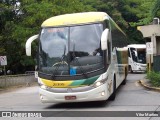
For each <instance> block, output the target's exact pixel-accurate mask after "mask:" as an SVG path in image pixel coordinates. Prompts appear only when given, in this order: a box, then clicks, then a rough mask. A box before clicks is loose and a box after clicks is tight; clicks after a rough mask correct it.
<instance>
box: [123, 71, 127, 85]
mask: <svg viewBox="0 0 160 120" xmlns="http://www.w3.org/2000/svg"><path fill="white" fill-rule="evenodd" d="M126 77H127V69H126V68H125V77H124V80H123V82H122V85H125V84H126Z"/></svg>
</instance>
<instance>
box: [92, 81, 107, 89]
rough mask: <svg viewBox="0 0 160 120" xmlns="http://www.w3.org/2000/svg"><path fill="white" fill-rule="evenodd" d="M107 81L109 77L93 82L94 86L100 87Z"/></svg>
mask: <svg viewBox="0 0 160 120" xmlns="http://www.w3.org/2000/svg"><path fill="white" fill-rule="evenodd" d="M106 81H107V79H103V80H100V81H97V82H95V83H94V84H93V87H95V88H96V87H99V86H101V85H103V84H104V83H105V82H106Z"/></svg>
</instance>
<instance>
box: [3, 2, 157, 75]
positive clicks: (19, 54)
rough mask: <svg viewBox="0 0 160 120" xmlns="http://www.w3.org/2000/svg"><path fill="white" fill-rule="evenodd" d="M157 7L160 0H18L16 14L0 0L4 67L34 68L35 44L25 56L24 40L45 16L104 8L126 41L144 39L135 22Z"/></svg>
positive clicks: (145, 18)
mask: <svg viewBox="0 0 160 120" xmlns="http://www.w3.org/2000/svg"><path fill="white" fill-rule="evenodd" d="M13 3H15V0H13ZM159 7H160V0H21V6H20V10H21V11H22V14H20V15H17V14H15V12H14V10H13V9H14V4H11V2H10V0H6V2H2V1H1V2H0V28H1V29H0V55H6V56H7V60H8V66H7V69H11V70H12V69H13V70H15V69H16V72H17V71H18V72H24V71H25V70H34V65H35V63H36V62H35V58H36V53H37V52H36V51H37V45H36V43H35V42H34V44H33V45H32V57H26V54H25V43H26V40H27V39H28V38H29V37H30V36H32V35H34V34H38V33H39V31H40V29H41V24H42V22H43V21H44V20H46V19H47V18H50V17H53V16H56V15H60V14H66V13H74V12H87V11H103V12H106V13H108V14H109V15H110V16H111V17H112V18H113V19H114V21H115V22H116V23H117V24H118V25H119V26H120V27H121V28H122V29H123V30H124V31H125V32H126V34H127V35H128V40H129V43H144V41H143V40H142V39H143V37H142V34H141V33H140V32H139V31H137V29H136V26H137V25H145V24H148V23H150V22H151V20H152V18H153V17H160V9H159Z"/></svg>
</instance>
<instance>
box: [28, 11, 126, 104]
mask: <svg viewBox="0 0 160 120" xmlns="http://www.w3.org/2000/svg"><path fill="white" fill-rule="evenodd" d="M41 28H42V29H41V31H40V34H38V35H34V36H32V37H30V38H29V39H28V40H27V42H26V54H27V55H28V56H30V55H31V43H32V41H33V40H35V39H37V40H38V59H37V60H38V65H37V66H38V69H37V71H38V83H39V85H40V88H39V95H40V100H41V101H42V102H43V103H52V102H53V103H62V102H84V101H106V100H107V99H110V100H114V99H115V95H116V89H117V88H118V86H119V85H121V84H125V82H126V76H127V73H128V72H127V67H128V66H127V65H126V64H123V63H124V62H123V60H124V59H122V57H123V55H122V52H123V51H118V48H121V47H124V46H126V45H127V40H126V35H125V33H124V32H123V31H122V30H121V29H120V27H118V25H117V24H116V23H115V22H114V21H113V20H112V18H111V17H110V16H109V15H108V14H106V13H104V12H84V13H72V14H65V15H59V16H54V17H51V18H49V19H47V20H45V21H44V22H43V23H42V25H41ZM126 58H127V57H126ZM127 59H128V58H127Z"/></svg>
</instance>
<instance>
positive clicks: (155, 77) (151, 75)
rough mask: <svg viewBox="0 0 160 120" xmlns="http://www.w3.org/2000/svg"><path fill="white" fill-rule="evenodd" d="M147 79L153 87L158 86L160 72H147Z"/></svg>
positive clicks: (159, 84)
mask: <svg viewBox="0 0 160 120" xmlns="http://www.w3.org/2000/svg"><path fill="white" fill-rule="evenodd" d="M147 79H149V80H150V82H151V84H152V85H153V86H155V87H160V72H154V71H151V72H148V73H147Z"/></svg>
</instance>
